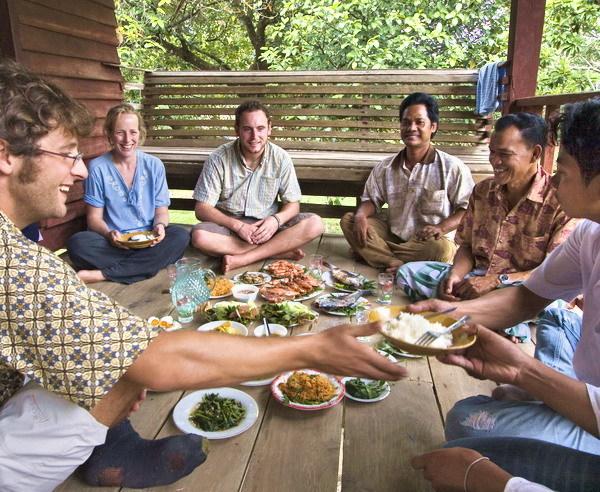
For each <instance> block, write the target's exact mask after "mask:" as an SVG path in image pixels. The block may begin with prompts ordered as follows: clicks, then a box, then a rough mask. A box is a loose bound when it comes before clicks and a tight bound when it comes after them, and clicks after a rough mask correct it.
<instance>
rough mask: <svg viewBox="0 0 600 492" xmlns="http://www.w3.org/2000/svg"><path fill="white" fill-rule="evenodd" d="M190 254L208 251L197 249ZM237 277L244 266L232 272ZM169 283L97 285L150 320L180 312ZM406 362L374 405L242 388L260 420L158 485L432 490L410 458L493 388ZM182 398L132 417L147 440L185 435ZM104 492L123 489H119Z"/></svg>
mask: <svg viewBox="0 0 600 492" xmlns="http://www.w3.org/2000/svg"><path fill="white" fill-rule="evenodd" d="M305 252H306V254H307V256H306V257H305V258H304V260H302V261H301V263H303V264H308V257H309V255H310V254H312V253H319V254H322V255H324V256H325V257H326V258H327V259H328V260H329V261H331V262H332V263H334V264H336V265H338V266H340V267H343V268H346V269H349V270H354V271H359V272H361V273H364V274H367V275H368V277H369V278H375V277H376V274H377V272H376V271H375V269H372V268H370V267H368V266H365V265H364V264H360V263H356V262H355V261H354V260H352V259H351V258H350V255H349V249H348V245H347V243H346V242H345V240H344V238H343V237H341V236H335V235H323V236H322V237H320V238H318V239H316V240H315V241H313V242H312V243H311V244H309V245H307V247H306V248H305ZM187 256H201V255H199V253H197V252H195V251H193V250H191V249H190V250H189V251H188V254H187ZM203 261H204V263H205V265H206V266H207V267H212V268H218V266H219V264H218V262H216V260H214V259H208V258H204V260H203ZM262 265H263V262H261V263H258V264H255V265H253V266H250V267H246V268H244V269H241V270H239V271H245V270H250V269H258V268H260V267H261V266H262ZM253 267H254V268H253ZM215 271H216V270H215ZM235 273H238V272H237V271H236V272H232V274H231V275H228V276H229V277H231V276H232V275H233V274H235ZM167 287H168V279H167V275H166V272H165V271H161V272H160V273H159V274H158V275H157V276H156V277H154V278H152V279H148V280H146V281H143V282H139V283H136V284H134V285H132V286H123V285H118V284H113V283H109V282H103V283H100V284H96V288H97V289H98V290H101V291H103V292H105V293H107V294H108V295H110V296H111V297H113V298H115V299H117V300H118V301H119V302H121V303H122V304H124V305H126V306H128V307H129V308H130V309H131V310H132V311H133V312H134V313H135V314H137V315H139V316H141V317H144V318H147V317H150V316H163V315H166V314H169V313H172V311H173V307H172V305H171V299H170V296H169V294H168V289H167ZM306 302H307V303H309V302H310V301H306ZM394 303H397V304H406V303H407V299H406V298H405V297H404V296H403V295H401V294H399V293H395V294H394ZM347 321H348V320H347V319H344V318H341V319H340V318H339V317H336V316H329V315H325V314H322V315H321V316H320V318H319V321H318V323H315V324H313V325H309V326H306V327H301V328H296V329H294V330H292V335H297V334H299V333H300V332H303V331H307V330H308V331H321V330H325V329H327V328H329V327H331V326H334V325H336V324H338V323H340V322H347ZM198 324H199V322H198V323H192V324H190V326H196V325H198ZM529 350H530V349H529ZM403 364H405V366H406V367H407V368H408V370H409V373H410V375H409V377H408V378H407V379H405V380H403V381H400V382H397V383H394V384H393V385H392V393H391V395H390V397H388V398H387V399H385V400H383V401H381V402H378V403H375V404H368V405H365V404H359V403H356V402H352V401H349V400H345V401H344V403H343V404H341V405H338V406H336V407H334V408H332V409H329V410H326V411H322V412H299V411H297V410H293V409H290V408H287V407H284V406H282V405H280V404H279V403H278V402H276V401H274V400H273V399H272V398H271V397H270V392H269V387H268V386H263V387H258V388H250V387H245V386H239V389H242V390H243V391H245V392H247V393H248V394H250V395H251V396H252V397H253V398H254V399H255V400H256V401H257V403H258V406H259V412H260V413H259V419H258V421H257V422H256V424H255V425H254V426H253V427H252V428H251V429H250V430H248V431H247V432H245V433H243V434H241V435H239V436H236V437H233V438H231V439H226V440H223V441H212V442H211V446H210V453H209V457H208V460H207V461H206V462H205V463H204V464H203V465H202V466H200V467H199V468H197V469H196V470H195V471H194V472H193V473H192V474H190V475H189V476H187V477H185V478H183V479H182V480H179V481H178V482H177V483H175V484H172V485H170V486H165V487H157V488H154V489H152V490H156V491H202V492H209V491H214V492H230V491H231V492H242V491H243V492H259V491H260V492H275V491H286V492H305V491H319V492H320V491H323V492H336V491H339V490H343V491H349V492H355V491H356V492H358V491H377V492H385V491H395V492H403V491H405V492H413V491H430V490H432V489H431V488H430V487H429V484H428V483H427V482H426V481H424V480H423V479H422V478H421V477H420V474H418V473H415V472H414V471H413V470H412V468H411V466H410V460H411V458H412V457H413V456H415V455H417V454H420V453H423V452H426V451H428V450H431V449H434V448H436V447H438V446H439V445H440V444H442V443H443V440H444V437H443V424H444V416H445V414H446V412H447V411H448V410H449V409H450V408H451V407H452V405H453V404H454V403H455V402H456V401H457V400H459V399H461V398H464V397H466V396H470V395H476V394H489V392H490V390H491V388H492V387H493V386H494V385H493V383H491V382H489V381H478V380H475V379H473V378H470V377H468V376H467V375H466V374H465V373H464V372H463V371H461V370H459V369H457V368H454V367H449V366H445V365H443V364H441V363H439V362H438V361H437V360H436V359H432V358H422V359H414V360H407V361H406V362H403ZM183 395H184V393H183V392H180V391H176V392H170V393H154V392H150V393H149V395H148V398H147V400H146V401H145V403H144V404H143V405H142V408H141V410H140V411H138V412H136V413H135V414H133V415H132V416H131V421H132V423H133V426H134V427H135V429H136V430H137V431H138V432H139V433H140V434H141V435H142V436H143V437H145V438H149V439H150V438H161V437H166V436H170V435H176V434H178V433H179V431H178V429H177V428H176V427H175V425H174V424H173V422H172V419H171V412H172V409H173V407H174V406H175V405H176V404H177V402H178V401H179V400H180V399H181V397H182V396H183ZM91 490H98V489H97V488H94V487H86V486H85V485H84V484H83V483H82V482H81V481H80V480H79V479H78V478H77V477H76V476H72V477H70V478H69V479H68V480H67V481H66V482H65V483H63V484H62V485H61V486H60V487H58V488H57V491H59V492H74V491H77V492H83V491H91ZM102 490H107V491H111V492H117V491H119V488H105V489H102ZM121 490H126V489H121Z"/></svg>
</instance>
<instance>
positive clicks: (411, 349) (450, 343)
mask: <svg viewBox="0 0 600 492" xmlns="http://www.w3.org/2000/svg"><path fill="white" fill-rule="evenodd" d="M386 310H387V311H386ZM423 315H427V318H425V317H424V316H423ZM369 321H382V322H383V327H382V328H381V330H380V333H381V334H382V335H383V337H384V338H385V339H386V340H387V341H388V342H389V343H390V344H391V345H392V346H394V347H396V348H398V349H400V350H404V351H405V352H408V353H409V354H414V355H428V356H429V355H432V356H436V355H446V354H450V353H453V352H458V351H460V350H464V349H466V348H468V347H470V346H471V345H473V344H474V343H475V341H476V340H477V336H476V335H475V334H468V333H466V332H465V331H464V330H463V329H462V328H458V329H457V330H454V331H453V332H452V333H444V331H445V329H446V328H447V327H449V326H450V325H452V324H453V323H455V322H456V321H457V320H456V318H453V317H451V316H448V315H447V314H442V313H440V314H435V313H432V312H425V313H419V314H416V313H408V312H406V311H405V307H404V306H387V307H386V308H382V307H379V308H376V309H374V310H372V311H371V312H370V313H369ZM427 331H430V332H433V333H442V334H441V335H440V336H438V337H437V338H436V339H435V340H434V341H433V343H431V344H429V345H418V344H416V343H415V342H416V341H417V340H418V339H419V337H421V336H422V335H424V334H425V332H427Z"/></svg>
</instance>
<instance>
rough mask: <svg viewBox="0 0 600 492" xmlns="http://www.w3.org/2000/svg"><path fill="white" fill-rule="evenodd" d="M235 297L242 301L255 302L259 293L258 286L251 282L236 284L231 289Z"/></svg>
mask: <svg viewBox="0 0 600 492" xmlns="http://www.w3.org/2000/svg"><path fill="white" fill-rule="evenodd" d="M231 293H232V294H233V297H234V298H235V299H237V300H238V301H241V302H254V301H255V300H256V296H257V295H258V287H257V286H256V285H250V284H235V285H234V286H233V288H232V289H231Z"/></svg>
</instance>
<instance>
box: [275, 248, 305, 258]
mask: <svg viewBox="0 0 600 492" xmlns="http://www.w3.org/2000/svg"><path fill="white" fill-rule="evenodd" d="M305 256H306V253H304V251H302V250H301V249H300V248H298V249H293V250H291V251H286V252H285V253H281V254H278V255H275V256H273V257H272V258H278V259H281V260H294V261H298V260H301V259H302V258H304V257H305Z"/></svg>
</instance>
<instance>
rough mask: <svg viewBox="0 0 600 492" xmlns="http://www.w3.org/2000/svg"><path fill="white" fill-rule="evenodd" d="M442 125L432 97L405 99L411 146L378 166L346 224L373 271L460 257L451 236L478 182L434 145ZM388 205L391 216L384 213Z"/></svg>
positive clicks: (403, 124)
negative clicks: (474, 181) (439, 125)
mask: <svg viewBox="0 0 600 492" xmlns="http://www.w3.org/2000/svg"><path fill="white" fill-rule="evenodd" d="M438 123H439V110H438V105H437V102H436V101H435V99H434V98H433V97H431V96H429V95H428V94H424V93H421V92H416V93H414V94H411V95H409V96H408V97H406V98H405V99H404V101H402V104H401V105H400V135H401V137H402V140H403V142H404V143H405V145H406V147H405V148H404V149H402V150H401V151H400V152H399V153H398V154H396V155H394V156H391V157H388V158H386V159H384V160H383V161H381V162H380V163H379V164H377V166H375V168H374V169H373V171H372V172H371V174H370V176H369V178H368V179H367V183H366V184H365V190H364V192H363V195H362V197H361V200H362V203H361V204H360V206H359V207H358V210H357V211H356V213H355V214H353V213H348V214H346V215H345V216H344V217H343V218H342V220H341V224H340V225H341V227H342V231H343V232H344V236H345V237H346V239H347V240H348V242H349V243H350V246H351V247H352V249H353V250H354V251H355V252H356V253H357V254H358V255H360V256H361V257H362V258H363V259H364V260H365V261H366V262H367V263H368V264H369V265H371V266H373V267H376V268H388V269H390V270H395V269H396V268H397V267H398V266H400V265H402V264H404V263H406V262H409V261H418V260H437V261H451V260H452V258H453V256H454V253H455V252H456V245H455V244H454V242H453V241H452V240H451V239H449V238H448V237H446V234H448V233H449V232H451V231H453V230H454V229H456V227H457V226H458V224H459V223H460V220H461V219H462V216H463V215H464V213H465V210H466V208H467V205H468V202H469V196H470V195H471V190H472V189H473V184H474V183H473V178H472V177H471V172H470V171H469V168H468V167H467V166H466V165H465V164H464V163H463V162H462V161H461V160H460V159H458V158H456V157H453V156H451V155H449V154H447V153H445V152H442V151H441V150H437V149H435V148H434V147H433V145H432V144H431V140H432V138H433V136H434V135H435V133H436V132H437V129H438ZM386 203H387V204H388V209H387V215H385V214H384V213H382V211H381V207H382V206H383V205H384V204H386Z"/></svg>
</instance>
